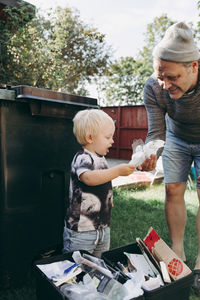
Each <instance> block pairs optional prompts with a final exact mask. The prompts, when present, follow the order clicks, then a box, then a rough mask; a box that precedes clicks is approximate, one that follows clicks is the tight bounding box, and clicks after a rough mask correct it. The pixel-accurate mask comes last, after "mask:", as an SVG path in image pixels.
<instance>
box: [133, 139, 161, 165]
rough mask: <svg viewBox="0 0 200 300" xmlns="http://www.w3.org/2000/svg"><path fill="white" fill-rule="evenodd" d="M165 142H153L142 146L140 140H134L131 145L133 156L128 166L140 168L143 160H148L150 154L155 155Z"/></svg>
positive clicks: (142, 143)
mask: <svg viewBox="0 0 200 300" xmlns="http://www.w3.org/2000/svg"><path fill="white" fill-rule="evenodd" d="M164 145H165V141H163V140H153V141H150V142H148V143H147V144H144V142H143V140H142V139H138V140H134V141H133V144H132V149H133V154H132V157H131V160H130V162H129V164H133V165H134V166H136V167H138V166H140V165H141V164H142V163H143V162H144V161H145V159H147V158H149V157H150V156H151V154H156V153H157V151H158V149H160V148H162V147H164Z"/></svg>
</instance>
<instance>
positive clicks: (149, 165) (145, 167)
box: [137, 154, 157, 171]
mask: <svg viewBox="0 0 200 300" xmlns="http://www.w3.org/2000/svg"><path fill="white" fill-rule="evenodd" d="M156 162H157V156H156V155H155V154H151V156H150V157H149V158H146V159H145V161H144V162H143V163H142V165H141V166H138V167H137V168H138V170H140V171H153V170H154V169H155V167H156Z"/></svg>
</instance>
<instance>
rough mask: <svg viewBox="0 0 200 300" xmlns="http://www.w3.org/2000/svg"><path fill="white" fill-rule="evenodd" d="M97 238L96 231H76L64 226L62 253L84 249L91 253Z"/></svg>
mask: <svg viewBox="0 0 200 300" xmlns="http://www.w3.org/2000/svg"><path fill="white" fill-rule="evenodd" d="M96 239H97V232H96V231H84V232H76V231H73V230H70V229H68V228H67V227H64V232H63V253H68V252H74V251H79V250H85V251H88V252H90V253H93V252H94V250H95V248H96V245H95V241H96Z"/></svg>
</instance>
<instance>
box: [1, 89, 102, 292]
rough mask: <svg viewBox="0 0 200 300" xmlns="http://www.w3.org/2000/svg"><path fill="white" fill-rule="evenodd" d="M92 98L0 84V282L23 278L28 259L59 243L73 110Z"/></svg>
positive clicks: (72, 141)
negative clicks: (6, 87) (5, 87)
mask: <svg viewBox="0 0 200 300" xmlns="http://www.w3.org/2000/svg"><path fill="white" fill-rule="evenodd" d="M86 108H98V105H97V100H96V99H93V98H87V97H81V96H75V95H68V94H65V93H59V92H54V91H49V90H46V89H38V88H33V87H28V86H16V87H11V88H10V89H0V145H1V148H0V149H1V150H0V151H1V152H0V165H1V171H0V172H1V173H0V240H1V242H0V243H1V246H0V270H1V272H0V283H1V286H3V287H6V286H8V285H10V284H14V285H18V284H19V283H21V281H24V280H26V274H27V272H28V271H29V270H30V267H31V263H32V260H33V259H34V258H35V257H37V256H38V255H40V254H41V253H43V252H44V251H46V250H56V249H57V248H59V247H61V244H62V232H63V220H64V213H65V205H66V199H67V194H68V185H69V180H68V179H69V170H70V164H71V160H72V157H73V155H74V154H75V152H76V151H77V150H78V149H79V148H80V145H78V143H77V142H76V139H75V137H74V135H73V132H72V126H73V122H72V119H73V117H74V115H75V113H76V112H77V111H79V110H82V109H86Z"/></svg>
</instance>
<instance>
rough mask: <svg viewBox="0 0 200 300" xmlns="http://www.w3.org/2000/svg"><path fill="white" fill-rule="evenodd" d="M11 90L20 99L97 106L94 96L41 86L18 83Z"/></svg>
mask: <svg viewBox="0 0 200 300" xmlns="http://www.w3.org/2000/svg"><path fill="white" fill-rule="evenodd" d="M11 90H15V92H16V99H18V100H20V99H32V100H43V101H48V102H56V103H63V104H74V105H79V106H86V107H90V108H97V106H98V105H97V99H96V98H90V97H84V96H79V95H73V94H66V93H62V92H57V91H52V90H48V89H43V88H36V87H32V86H26V85H19V86H12V87H11Z"/></svg>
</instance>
